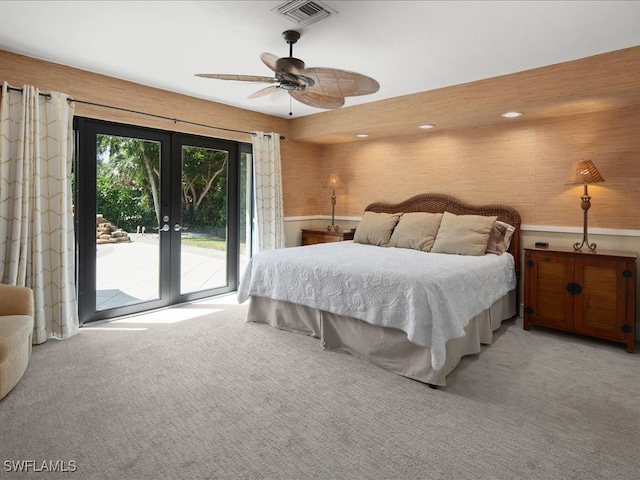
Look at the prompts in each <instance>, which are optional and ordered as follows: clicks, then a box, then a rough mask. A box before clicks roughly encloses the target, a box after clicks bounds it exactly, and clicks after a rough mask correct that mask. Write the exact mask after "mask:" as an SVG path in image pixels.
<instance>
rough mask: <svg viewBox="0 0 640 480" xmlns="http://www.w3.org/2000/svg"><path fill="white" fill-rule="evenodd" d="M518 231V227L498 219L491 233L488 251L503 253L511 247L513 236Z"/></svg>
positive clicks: (497, 253)
mask: <svg viewBox="0 0 640 480" xmlns="http://www.w3.org/2000/svg"><path fill="white" fill-rule="evenodd" d="M515 231H516V227H514V226H513V225H509V224H508V223H505V222H501V221H500V220H496V223H494V224H493V228H492V229H491V234H490V235H489V242H488V243H487V253H495V254H496V255H502V254H503V253H504V252H506V251H507V250H508V249H509V245H511V236H512V235H513V232H515Z"/></svg>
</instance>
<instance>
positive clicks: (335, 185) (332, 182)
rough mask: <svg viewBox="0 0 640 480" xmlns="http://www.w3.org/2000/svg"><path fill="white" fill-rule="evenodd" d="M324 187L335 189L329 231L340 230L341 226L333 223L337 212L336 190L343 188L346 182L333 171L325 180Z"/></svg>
mask: <svg viewBox="0 0 640 480" xmlns="http://www.w3.org/2000/svg"><path fill="white" fill-rule="evenodd" d="M323 188H330V189H332V190H333V194H332V195H331V225H329V226H328V227H327V230H329V231H332V230H333V231H336V232H337V231H338V230H340V227H338V226H337V225H334V223H333V221H334V219H335V212H336V190H337V189H343V188H344V184H343V183H342V180H340V177H339V176H338V175H337V174H335V173H332V174H331V175H329V176H328V177H327V179H326V180H325V182H324V185H323Z"/></svg>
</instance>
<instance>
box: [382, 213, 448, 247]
mask: <svg viewBox="0 0 640 480" xmlns="http://www.w3.org/2000/svg"><path fill="white" fill-rule="evenodd" d="M441 220H442V214H441V213H426V212H409V213H403V214H402V216H401V217H400V220H399V221H398V224H397V225H396V228H395V229H394V230H393V233H392V234H391V239H390V240H389V246H390V247H399V248H413V249H414V250H422V251H423V252H428V251H429V250H431V247H432V246H433V242H434V240H435V239H436V234H437V233H438V227H439V226H440V221H441Z"/></svg>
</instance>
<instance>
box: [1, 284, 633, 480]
mask: <svg viewBox="0 0 640 480" xmlns="http://www.w3.org/2000/svg"><path fill="white" fill-rule="evenodd" d="M235 303H236V302H235V301H234V297H233V296H231V297H222V298H220V299H214V300H211V301H206V302H200V303H194V304H190V305H183V306H180V307H177V308H174V309H170V310H165V311H161V312H155V313H152V314H149V315H144V316H137V317H130V318H125V319H121V320H119V321H114V322H102V323H93V324H89V325H87V326H85V327H83V328H82V329H81V330H80V333H79V334H78V335H76V336H75V337H72V338H70V339H67V340H64V341H54V340H52V341H49V342H47V343H45V344H43V345H40V346H35V347H34V350H33V356H32V359H31V362H30V364H29V367H28V369H27V372H26V374H25V376H24V377H23V379H22V381H21V382H20V383H19V384H18V385H17V386H16V387H15V389H14V390H13V391H12V392H10V393H9V395H7V396H6V397H5V398H4V399H3V400H2V401H0V461H1V462H2V464H1V465H0V478H3V479H4V478H7V479H10V478H24V477H37V478H47V479H54V478H81V479H131V480H135V479H141V480H142V479H292V480H293V479H295V480H304V479H316V480H319V479H399V480H400V479H456V480H464V479H469V480H485V479H486V480H493V479H495V480H507V479H528V480H536V479H541V480H542V479H558V480H560V479H562V480H567V479H576V480H590V479H610V478H612V479H613V478H616V479H618V478H639V477H640V453H639V451H638V446H639V445H640V356H638V355H631V354H627V353H625V351H624V347H623V346H622V345H617V344H612V343H607V342H602V341H599V340H596V339H590V338H586V337H579V336H573V335H568V334H563V333H561V332H554V331H546V330H542V329H532V331H530V332H525V331H523V330H522V325H521V322H520V321H519V320H510V321H506V322H505V323H504V324H503V325H502V327H501V329H500V330H499V331H498V332H497V333H496V335H495V341H494V344H493V345H491V346H489V347H486V348H484V349H483V351H482V353H480V354H479V355H472V356H469V357H465V358H464V359H463V360H462V362H461V364H460V365H459V366H458V368H457V369H456V370H455V371H454V372H453V373H452V374H451V375H450V376H449V377H448V379H447V386H446V387H444V388H442V389H439V390H432V389H430V388H428V386H426V385H424V384H421V383H419V382H415V381H412V380H409V379H406V378H404V377H401V376H398V375H395V374H393V373H390V372H387V371H386V370H383V369H381V368H378V367H376V366H374V365H372V364H370V363H368V362H366V361H364V360H362V359H359V358H355V357H352V356H350V355H348V354H340V353H336V352H326V351H323V350H322V349H321V348H320V345H319V341H318V340H317V339H313V338H310V337H306V336H303V335H298V334H294V333H288V332H282V331H279V330H276V329H273V328H272V327H269V326H266V325H263V324H254V323H246V322H245V321H244V319H245V315H246V311H247V306H246V305H237V304H235ZM24 462H33V463H24ZM56 462H57V463H56ZM43 464H44V466H45V467H47V468H48V469H49V470H52V469H56V468H57V469H58V470H60V469H66V470H70V469H73V470H75V471H74V472H71V471H62V472H61V471H58V472H51V471H46V470H45V471H42V467H43ZM20 465H22V469H23V470H24V469H25V466H26V469H27V470H28V471H27V472H22V473H20V472H16V471H15V470H16V469H17V468H18V467H19V466H20ZM56 465H57V467H56ZM69 467H71V468H69Z"/></svg>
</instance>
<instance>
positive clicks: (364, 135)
mask: <svg viewBox="0 0 640 480" xmlns="http://www.w3.org/2000/svg"><path fill="white" fill-rule="evenodd" d="M368 136H369V134H368V133H358V134H357V135H356V137H359V138H367V137H368Z"/></svg>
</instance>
